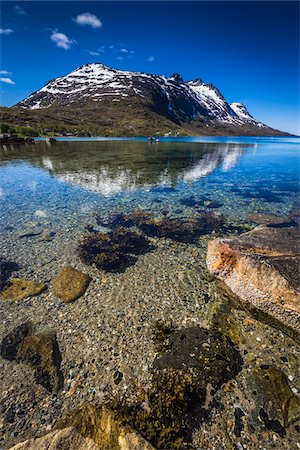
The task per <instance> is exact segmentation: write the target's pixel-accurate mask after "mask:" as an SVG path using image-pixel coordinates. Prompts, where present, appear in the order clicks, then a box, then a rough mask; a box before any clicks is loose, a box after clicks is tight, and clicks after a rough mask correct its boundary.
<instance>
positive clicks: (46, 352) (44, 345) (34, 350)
mask: <svg viewBox="0 0 300 450" xmlns="http://www.w3.org/2000/svg"><path fill="white" fill-rule="evenodd" d="M0 353H1V356H2V357H3V358H5V359H8V360H9V361H13V360H15V361H16V362H24V363H26V364H29V365H30V366H31V367H32V368H33V369H34V376H35V379H36V381H37V383H39V384H41V385H42V386H43V387H45V388H46V389H47V390H48V391H50V392H54V393H56V392H58V390H59V389H60V388H61V387H62V381H63V377H62V373H61V371H60V364H61V355H60V351H59V347H58V343H57V340H56V335H55V333H54V332H53V331H52V330H49V329H40V330H39V329H38V328H37V327H35V326H34V325H33V324H31V323H30V322H27V323H24V324H22V325H20V326H18V327H17V328H15V329H14V330H12V331H11V332H10V333H9V334H8V335H6V336H5V337H4V338H3V340H2V342H1V346H0Z"/></svg>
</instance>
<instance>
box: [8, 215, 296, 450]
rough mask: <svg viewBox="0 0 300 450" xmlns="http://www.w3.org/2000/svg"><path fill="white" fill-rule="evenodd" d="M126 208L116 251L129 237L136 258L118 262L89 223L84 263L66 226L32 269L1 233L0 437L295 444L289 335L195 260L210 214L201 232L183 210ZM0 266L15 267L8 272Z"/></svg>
mask: <svg viewBox="0 0 300 450" xmlns="http://www.w3.org/2000/svg"><path fill="white" fill-rule="evenodd" d="M125 219H126V220H124V217H122V218H120V217H119V218H118V224H117V226H119V225H120V220H121V222H122V223H121V225H122V227H123V230H124V226H125V230H129V231H130V230H131V231H130V234H126V236H127V238H128V239H129V238H130V239H131V240H129V241H127V247H126V248H124V247H122V248H121V249H120V248H119V247H118V250H117V251H118V252H119V253H118V254H119V259H118V260H117V262H118V263H119V262H120V259H121V260H122V261H123V262H124V254H125V253H126V251H128V246H129V249H130V254H131V255H133V256H135V259H134V261H131V262H132V263H130V264H127V260H128V258H127V257H126V258H127V259H125V261H126V264H125V266H126V267H123V266H122V265H121V268H122V270H115V268H116V266H115V264H116V259H113V260H111V259H107V255H108V254H109V253H107V251H108V250H107V251H106V253H105V256H104V255H103V254H102V253H101V252H99V239H100V242H103V237H101V235H98V234H97V233H100V234H101V231H100V232H99V231H97V230H95V229H89V230H88V231H89V233H91V235H92V236H93V240H92V241H91V240H89V241H86V240H85V241H83V239H85V237H84V236H82V237H81V238H80V239H79V241H80V242H81V243H82V242H84V243H85V247H84V250H85V251H87V250H89V252H91V248H92V249H94V250H93V251H94V252H95V251H96V250H97V252H98V253H97V255H100V256H101V257H97V258H96V260H95V259H94V257H93V260H92V261H91V263H90V261H89V259H87V258H84V260H83V259H82V257H81V256H82V254H81V253H80V252H78V241H74V238H73V237H70V238H69V240H68V239H67V242H65V247H64V248H63V249H60V251H59V252H57V260H54V261H51V260H50V261H48V262H47V264H45V265H44V266H42V267H39V268H38V270H35V271H32V267H33V265H34V257H35V255H34V254H33V255H32V258H31V259H30V256H29V255H28V254H27V256H26V258H27V264H26V265H25V264H24V259H23V260H21V259H20V255H19V253H18V251H17V249H15V248H14V247H13V245H7V247H6V252H7V254H9V255H10V260H11V261H10V263H11V264H12V261H14V262H15V264H16V265H15V266H13V265H11V266H10V267H7V266H5V264H4V262H5V261H3V262H2V267H3V268H4V269H5V270H4V272H2V273H5V278H6V282H5V283H4V285H3V286H2V298H1V301H0V309H1V315H2V317H3V318H4V319H3V320H2V321H1V323H0V338H1V355H2V357H1V358H0V367H1V369H0V370H1V374H2V384H1V393H0V394H1V396H0V398H1V399H0V431H1V438H0V439H1V440H0V448H3V449H5V450H6V449H9V448H12V447H13V448H15V449H18V450H20V449H24V450H25V449H34V448H39V449H43V448H45V449H46V448H47V449H48V448H49V443H50V442H51V445H52V446H53V448H63V449H64V448H66V449H69V448H72V449H75V450H76V449H78V450H79V449H82V450H83V448H84V449H91V450H94V449H95V448H99V449H123V450H124V449H128V450H129V449H130V450H131V449H145V450H150V449H153V448H156V449H162V448H163V449H172V448H177V449H178V448H182V449H185V448H194V449H208V448H218V449H228V450H229V449H230V450H231V449H233V448H234V449H239V450H240V449H253V450H254V449H258V448H261V449H263V448H266V449H273V448H275V449H281V448H288V449H294V448H297V445H298V446H300V434H299V433H300V423H299V418H300V411H299V405H300V404H299V391H300V383H299V381H300V380H299V371H298V368H299V356H300V355H299V353H300V350H299V346H298V344H297V342H296V341H295V339H293V338H292V337H290V336H289V335H288V333H286V328H285V326H284V325H283V326H282V330H278V328H273V327H271V326H270V325H269V324H267V323H264V322H262V321H261V320H257V319H256V318H255V316H254V315H253V314H252V312H251V310H249V308H247V307H245V306H244V305H243V303H239V302H237V301H236V299H235V297H234V296H232V295H231V293H230V292H228V291H226V290H224V289H223V288H222V286H221V285H220V284H219V283H218V281H217V280H216V279H215V278H214V277H212V276H211V275H210V274H209V272H208V271H207V268H206V261H205V258H206V249H207V245H208V242H209V240H210V239H211V237H212V234H211V233H213V235H214V234H215V235H219V236H220V238H222V235H223V233H224V229H223V228H222V227H223V224H222V222H221V221H219V220H218V221H217V222H216V221H214V222H211V221H210V222H209V221H207V220H206V222H205V221H204V222H205V227H208V228H206V229H205V231H202V232H201V233H200V234H198V233H196V232H195V231H194V230H196V228H199V222H191V221H190V222H186V223H185V224H184V230H185V231H184V233H183V234H182V233H180V232H179V230H180V229H182V226H183V223H182V222H180V223H179V222H178V221H177V222H176V221H173V222H170V221H168V223H167V222H166V221H165V219H163V218H161V219H160V220H155V221H154V222H153V219H152V218H151V217H145V216H138V217H137V216H135V222H134V228H133V229H132V222H130V221H129V218H128V217H126V218H125ZM131 219H132V218H131ZM99 220H100V221H101V219H99ZM105 220H106V224H105V225H109V226H110V227H112V228H114V226H115V225H116V224H115V223H113V222H112V217H111V218H110V223H109V224H108V223H107V220H108V219H107V218H106V219H105ZM202 222H203V219H202ZM204 222H203V223H204ZM127 226H128V228H126V227H127ZM209 227H210V228H209ZM214 227H217V228H216V230H214ZM133 230H135V233H137V234H139V233H142V234H143V236H144V237H145V239H147V241H148V242H149V249H147V251H142V252H136V253H135V254H133V253H132V251H133V247H132V243H133V242H134V243H135V245H136V244H137V243H138V245H139V246H140V245H141V241H140V240H138V241H137V240H136V236H135V235H133V234H132V233H133ZM254 232H255V231H254ZM85 233H86V231H85ZM122 233H123V234H124V233H125V231H122ZM193 233H194V235H193ZM250 233H253V232H250ZM187 235H189V236H192V237H193V238H191V239H187ZM242 236H243V235H242ZM95 239H96V243H97V245H96V250H95ZM105 239H106V238H105ZM132 239H134V241H132ZM222 239H223V238H222ZM237 239H239V238H237ZM105 242H107V240H105ZM129 243H130V245H129ZM142 244H143V245H144V244H145V242H144V241H143V243H142ZM40 245H42V244H40ZM43 245H54V243H53V242H52V241H46V244H45V243H44V244H43ZM91 245H92V247H91ZM114 245H115V244H114ZM209 245H211V244H209ZM110 248H111V247H108V249H110ZM113 248H114V250H116V249H115V247H113ZM134 248H136V247H134ZM139 248H140V247H139ZM101 249H103V247H101ZM109 251H110V250H109ZM124 252H125V253H124ZM94 255H95V253H94ZM18 258H19V260H18ZM26 258H25V259H26ZM104 261H105V266H104V269H103V268H102V267H100V266H99V264H101V265H102V264H103V262H104ZM108 261H109V262H110V264H111V263H112V262H113V267H114V270H112V271H111V270H107V269H108V267H111V266H107V262H108ZM17 264H19V266H20V265H22V266H23V267H21V268H20V267H19V268H17ZM97 264H98V267H97V266H96V265H97ZM9 269H10V270H9ZM10 277H13V278H14V279H15V280H19V281H12V284H10V285H9V279H10ZM20 280H23V281H20ZM24 280H26V281H27V283H28V282H29V283H31V284H30V285H28V284H26V283H25V282H24ZM70 280H71V281H70ZM22 283H23V284H22ZM24 283H25V284H24ZM36 283H41V284H42V286H41V285H36ZM70 283H71V285H72V289H69V288H68V286H70ZM11 286H14V287H15V288H19V291H18V292H16V290H13V292H12V287H11ZM24 286H25V289H22V288H24ZM33 288H37V289H38V291H34V290H33V291H32V289H33ZM9 289H10V291H9V292H8V290H9ZM20 289H21V291H25V293H26V294H24V295H23V298H22V295H21V296H20ZM28 289H31V291H28ZM28 292H29V294H28ZM13 294H14V295H16V297H15V298H13V297H12V295H13ZM17 294H18V295H17ZM18 327H19V328H18ZM20 327H21V328H20ZM49 349H50V350H49ZM49 355H53V357H51V358H50V357H49ZM108 424H109V426H108ZM100 430H102V431H101V432H100ZM103 430H104V431H103ZM28 439H29V441H28V442H26V441H27V440H28ZM22 442H23V443H22ZM14 446H15V447H14ZM51 448H52V447H51Z"/></svg>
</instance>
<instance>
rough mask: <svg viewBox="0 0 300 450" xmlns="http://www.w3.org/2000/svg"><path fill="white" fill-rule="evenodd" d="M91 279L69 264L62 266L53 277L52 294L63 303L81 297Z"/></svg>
mask: <svg viewBox="0 0 300 450" xmlns="http://www.w3.org/2000/svg"><path fill="white" fill-rule="evenodd" d="M91 281H92V279H91V278H90V277H89V276H88V275H87V274H85V273H82V272H80V271H79V270H76V269H74V268H73V267H71V266H66V267H64V268H63V269H62V270H61V271H60V272H59V273H58V275H57V276H56V278H55V279H54V284H53V286H54V294H55V295H56V296H57V297H59V298H60V299H61V300H63V301H64V302H65V303H70V302H73V301H74V300H76V299H77V298H79V297H81V296H82V295H83V294H84V293H85V291H86V290H87V287H88V285H89V284H90V282H91Z"/></svg>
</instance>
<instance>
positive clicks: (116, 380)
mask: <svg viewBox="0 0 300 450" xmlns="http://www.w3.org/2000/svg"><path fill="white" fill-rule="evenodd" d="M122 380H123V374H122V372H120V371H119V370H117V371H116V372H115V373H114V383H115V384H120V383H121V381H122Z"/></svg>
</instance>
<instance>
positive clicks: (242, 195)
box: [0, 138, 300, 231]
mask: <svg viewBox="0 0 300 450" xmlns="http://www.w3.org/2000/svg"><path fill="white" fill-rule="evenodd" d="M206 140H207V139H206ZM227 140H230V142H226V141H227ZM215 141H219V142H215ZM299 144H300V143H299V140H298V139H295V138H288V139H286V138H273V139H270V138H230V139H229V138H219V139H214V142H195V139H190V140H188V139H187V138H185V139H184V142H183V139H181V141H180V142H173V141H168V142H159V143H158V144H154V145H150V144H148V142H144V141H139V140H126V141H123V140H122V141H116V140H109V141H92V140H90V141H86V142H83V141H81V142H77V141H73V140H72V141H60V142H57V143H55V144H53V145H50V146H48V145H47V144H46V143H45V142H39V143H37V144H34V145H26V146H20V147H17V146H14V147H13V146H12V147H6V148H2V149H1V150H0V161H1V165H0V201H1V223H2V226H4V228H5V227H6V226H7V225H9V226H13V227H14V228H15V231H16V230H17V229H19V228H20V227H22V226H24V224H25V223H26V221H28V220H32V219H33V218H34V214H35V211H37V210H42V211H43V212H45V214H46V215H47V217H51V218H52V220H54V221H57V222H59V223H60V224H61V225H63V224H64V223H65V222H66V221H69V218H68V216H69V215H70V214H71V215H72V218H73V224H72V227H75V226H76V224H80V223H82V221H85V220H86V219H87V216H88V215H92V213H93V212H98V211H99V210H101V211H102V212H104V211H111V210H113V209H122V210H129V209H135V208H142V209H145V210H147V211H151V212H153V213H155V214H158V215H159V214H160V213H161V212H162V211H165V210H168V211H169V212H170V213H172V214H175V215H184V216H190V215H192V214H193V213H194V209H193V207H195V206H196V207H197V208H198V209H199V210H201V209H205V208H206V209H207V207H208V208H211V209H215V210H217V211H218V212H220V213H222V214H224V215H225V216H226V217H228V218H229V220H231V219H241V220H244V219H245V218H246V217H247V215H248V214H255V213H275V214H279V215H285V214H287V213H288V212H289V210H290V209H291V207H292V205H293V202H294V201H295V198H296V196H297V194H298V191H299V170H298V169H299V148H300V145H299ZM209 202H210V203H209ZM214 206H216V208H213V207H214ZM12 219H13V220H12Z"/></svg>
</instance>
